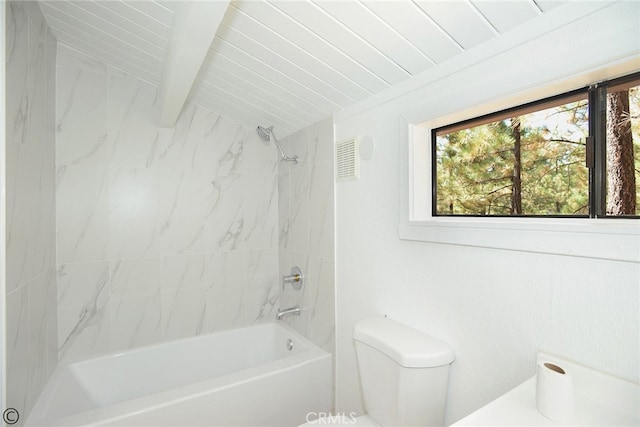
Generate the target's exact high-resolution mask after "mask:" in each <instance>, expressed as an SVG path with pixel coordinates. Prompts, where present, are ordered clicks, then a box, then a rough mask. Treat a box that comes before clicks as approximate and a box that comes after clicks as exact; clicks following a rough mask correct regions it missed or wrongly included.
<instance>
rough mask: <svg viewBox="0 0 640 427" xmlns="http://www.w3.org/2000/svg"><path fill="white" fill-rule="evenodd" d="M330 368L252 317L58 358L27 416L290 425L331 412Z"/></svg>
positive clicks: (286, 334) (76, 422) (53, 420)
mask: <svg viewBox="0 0 640 427" xmlns="http://www.w3.org/2000/svg"><path fill="white" fill-rule="evenodd" d="M288 340H291V341H292V342H293V349H292V350H289V348H288ZM331 371H332V369H331V355H330V354H329V353H327V352H325V351H323V350H321V349H320V348H318V347H316V346H315V345H314V344H312V343H310V342H309V341H308V340H306V339H305V338H304V337H302V336H300V335H298V334H297V333H295V332H294V331H292V330H290V329H289V328H286V327H284V326H282V325H279V324H274V323H271V324H265V325H259V326H253V327H249V328H244V329H236V330H232V331H226V332H221V333H216V334H211V335H205V336H199V337H194V338H188V339H185V340H180V341H172V342H168V343H163V344H159V345H154V346H150V347H144V348H141V349H136V350H132V351H127V352H125V353H119V354H113V355H108V356H104V357H99V358H96V359H91V360H86V361H82V362H77V363H72V364H68V365H65V366H60V367H58V369H56V371H55V372H54V374H53V376H52V377H51V380H50V381H49V382H48V384H47V385H46V387H45V388H44V390H43V392H42V395H41V396H40V398H39V399H38V402H37V403H36V405H35V407H34V409H33V411H32V412H31V415H30V416H29V418H28V420H27V423H26V424H27V425H32V426H37V425H46V426H52V425H58V426H80V425H127V426H140V425H154V426H155V425H172V426H277V427H285V426H297V425H299V424H302V423H304V422H305V421H306V416H307V413H308V412H316V413H317V412H329V411H330V409H331V388H332V380H331V375H332V374H331Z"/></svg>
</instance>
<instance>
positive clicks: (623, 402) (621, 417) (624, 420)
mask: <svg viewBox="0 0 640 427" xmlns="http://www.w3.org/2000/svg"><path fill="white" fill-rule="evenodd" d="M541 357H543V358H544V359H546V360H554V361H557V362H558V363H560V364H562V365H564V366H571V367H574V368H575V369H574V370H573V371H574V372H575V374H574V376H575V379H576V380H577V381H575V383H576V387H575V417H574V420H573V421H572V422H571V425H597V426H606V425H609V426H639V425H640V386H639V385H638V384H634V383H631V382H629V381H625V380H622V379H619V378H615V377H612V376H609V375H606V374H603V373H601V372H598V371H594V370H591V369H590V368H586V367H583V366H580V365H577V364H573V363H572V362H568V361H564V360H562V359H560V358H557V357H553V356H548V355H545V354H543V353H541V355H539V356H538V359H540V358H541ZM488 425H491V426H517V425H528V426H557V425H562V424H561V423H557V422H554V421H551V420H550V419H548V418H547V417H545V416H544V415H542V414H541V413H539V412H538V410H537V408H536V377H535V376H533V377H531V378H530V379H528V380H527V381H525V382H523V383H522V384H520V385H519V386H517V387H516V388H514V389H513V390H511V391H509V392H507V393H505V394H504V395H502V396H500V397H499V398H497V399H496V400H494V401H493V402H491V403H489V404H487V405H486V406H484V407H482V408H480V409H478V410H477V411H475V412H473V413H472V414H470V415H468V416H467V417H465V418H463V419H461V420H460V421H458V422H457V423H455V424H453V426H488Z"/></svg>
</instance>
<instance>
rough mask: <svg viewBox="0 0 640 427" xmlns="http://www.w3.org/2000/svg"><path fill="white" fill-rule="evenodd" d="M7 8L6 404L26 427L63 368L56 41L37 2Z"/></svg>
mask: <svg viewBox="0 0 640 427" xmlns="http://www.w3.org/2000/svg"><path fill="white" fill-rule="evenodd" d="M0 7H5V13H6V24H7V25H6V29H5V31H6V32H5V36H6V39H4V38H3V40H2V43H5V48H6V55H7V56H6V58H7V63H6V131H7V133H6V153H0V155H3V156H4V155H5V154H6V162H7V170H6V196H7V217H6V221H7V241H6V254H7V263H6V265H7V271H6V280H7V289H6V292H7V295H6V297H7V299H6V304H7V313H6V332H7V343H6V346H7V360H6V363H7V365H6V368H7V370H6V372H7V379H6V380H7V382H6V385H7V394H6V397H7V402H6V404H7V407H8V408H15V409H17V410H18V412H19V414H20V419H19V422H18V424H19V425H20V424H22V423H23V422H24V419H25V418H26V415H27V414H28V412H29V411H30V409H31V408H32V407H33V404H34V403H35V401H36V399H37V398H38V396H39V394H40V392H41V391H42V388H43V387H44V385H45V383H46V381H47V379H48V378H49V376H50V375H51V372H52V371H53V369H54V368H55V366H56V363H57V351H56V293H55V292H56V282H55V278H56V276H55V185H54V182H55V175H54V174H55V167H54V161H55V160H54V156H55V71H56V70H55V60H56V40H55V38H54V36H53V34H52V33H51V31H50V30H49V27H48V26H47V24H46V22H45V20H44V17H43V15H42V13H41V12H40V8H39V6H38V5H37V3H35V2H26V1H25V2H22V1H17V2H7V3H5V4H1V5H0ZM4 119H5V118H3V120H4ZM0 274H4V272H2V273H0ZM2 315H5V314H4V313H3V314H2Z"/></svg>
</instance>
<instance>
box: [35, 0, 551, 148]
mask: <svg viewBox="0 0 640 427" xmlns="http://www.w3.org/2000/svg"><path fill="white" fill-rule="evenodd" d="M40 3H41V5H42V10H43V12H44V14H45V16H46V19H47V21H48V23H49V25H50V26H51V28H52V31H53V32H54V34H55V35H56V37H57V38H58V40H59V41H60V42H62V43H64V44H66V45H68V46H70V47H72V48H75V49H77V50H79V51H81V52H84V53H86V54H89V55H91V56H94V57H96V58H97V59H99V60H101V61H103V62H105V63H107V64H109V65H112V66H114V67H116V68H119V69H121V70H123V71H126V72H128V73H131V74H133V75H135V76H137V77H139V78H141V79H143V80H146V81H148V82H150V83H152V84H154V85H159V84H160V81H161V78H162V70H163V65H164V63H165V58H166V55H167V46H168V44H169V37H170V36H171V26H172V20H173V15H174V11H175V10H176V8H177V7H180V2H173V1H151V0H147V1H139V0H136V1H131V0H123V1H113V0H108V1H105V0H81V1H68V0H41V1H40ZM559 3H561V2H559V1H546V0H535V1H534V0H508V1H506V0H502V1H499V0H495V1H493V0H448V1H443V0H438V1H421V0H413V1H411V0H392V1H379V0H362V1H357V0H341V1H309V0H297V1H291V0H271V1H263V0H239V1H232V2H231V4H230V6H229V7H228V9H227V12H226V14H225V16H224V19H223V21H222V23H221V25H220V26H219V27H218V30H217V33H216V37H215V39H214V41H213V43H212V44H211V47H210V49H209V51H208V53H207V56H206V58H205V60H204V63H203V64H202V67H201V69H200V73H199V75H198V77H197V79H196V81H195V83H194V85H193V87H192V89H191V92H190V95H189V99H190V100H191V101H193V102H195V103H197V104H199V105H202V106H204V107H206V108H208V109H211V110H213V111H216V112H218V113H220V114H222V115H224V116H226V117H228V118H231V119H234V120H236V121H238V122H240V123H243V124H246V125H249V126H256V125H258V124H261V125H264V126H270V125H274V126H275V129H276V134H277V135H278V136H279V137H283V136H286V135H288V134H290V133H292V132H295V131H296V130H298V129H300V128H303V127H305V126H307V125H309V124H311V123H314V122H316V121H318V120H321V119H323V118H325V117H327V116H329V115H331V114H332V113H334V112H336V111H339V110H341V109H343V108H345V107H348V106H350V105H352V104H354V103H356V102H358V101H361V100H363V99H365V98H367V97H369V96H371V95H373V94H376V93H378V92H381V91H383V90H385V89H387V88H389V87H391V86H393V85H395V84H398V83H400V82H402V81H405V80H407V79H409V78H411V77H412V76H414V75H416V74H418V73H420V72H422V71H425V70H427V69H428V68H430V67H434V66H437V65H438V64H441V63H442V62H444V61H446V60H448V59H450V58H452V57H454V56H456V55H459V54H460V53H462V52H464V51H466V50H469V49H473V48H474V46H477V45H479V44H481V43H483V42H486V41H487V40H490V39H492V38H494V37H499V36H501V35H503V34H505V33H507V32H508V31H510V30H512V29H513V28H515V27H517V26H518V25H521V24H523V23H524V22H527V21H529V20H531V19H534V18H536V17H537V16H539V15H542V14H543V13H545V12H546V11H548V10H550V9H551V8H553V7H555V6H557V5H558V4H559Z"/></svg>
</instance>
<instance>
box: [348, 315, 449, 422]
mask: <svg viewBox="0 0 640 427" xmlns="http://www.w3.org/2000/svg"><path fill="white" fill-rule="evenodd" d="M353 338H354V340H355V344H356V354H357V357H358V368H359V371H360V382H361V386H362V393H363V397H364V406H365V409H366V411H367V413H368V414H369V416H370V417H372V418H373V419H375V420H376V421H377V422H378V423H379V424H381V425H382V426H441V425H443V422H444V409H445V402H446V396H447V383H448V379H449V364H450V363H451V362H453V360H454V354H453V349H452V348H451V347H449V346H448V345H447V344H445V343H443V342H442V341H439V340H437V339H435V338H433V337H430V336H429V335H425V334H423V333H421V332H419V331H417V330H415V329H413V328H410V327H409V326H406V325H403V324H401V323H398V322H395V321H393V320H391V319H388V318H386V317H374V318H369V319H364V320H361V321H360V322H358V323H357V324H356V327H355V329H354V333H353Z"/></svg>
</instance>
